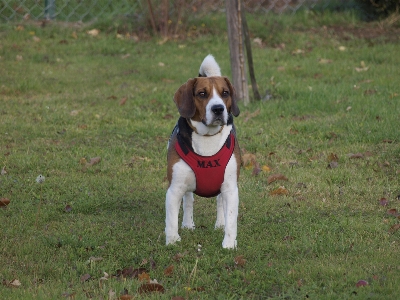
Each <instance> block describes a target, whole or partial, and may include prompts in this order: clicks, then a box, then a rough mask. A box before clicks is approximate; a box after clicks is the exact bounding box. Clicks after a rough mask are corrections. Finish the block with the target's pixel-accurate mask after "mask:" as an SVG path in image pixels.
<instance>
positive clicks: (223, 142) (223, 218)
mask: <svg viewBox="0 0 400 300" xmlns="http://www.w3.org/2000/svg"><path fill="white" fill-rule="evenodd" d="M174 102H175V104H176V106H177V108H178V111H179V114H180V118H179V119H178V122H177V124H176V126H175V128H174V130H173V132H172V134H171V136H170V139H169V142H168V154H167V163H168V167H167V177H168V181H169V187H168V190H167V194H166V203H165V207H166V219H165V235H166V244H167V245H168V244H174V243H175V242H177V241H180V240H181V238H180V236H179V233H178V214H179V209H180V206H181V203H182V199H183V221H182V228H189V229H194V228H195V224H194V221H193V202H194V198H193V193H194V194H196V195H198V196H201V197H214V196H216V197H217V220H216V223H215V228H224V239H223V242H222V247H223V248H228V249H233V248H236V247H237V241H236V236H237V217H238V210H239V191H238V185H237V182H238V179H239V172H240V166H241V156H240V148H239V143H238V141H237V139H236V130H235V127H234V125H233V116H235V117H237V116H238V115H239V113H240V110H239V107H238V104H237V98H236V92H235V89H234V87H233V86H232V84H231V82H230V81H229V79H228V78H227V77H222V76H221V70H220V67H219V65H218V63H217V62H216V61H215V59H214V57H213V56H212V55H208V56H207V57H206V58H205V59H204V60H203V62H202V64H201V66H200V70H199V77H196V78H192V79H189V80H188V81H187V82H186V83H185V84H183V85H182V86H181V87H180V88H179V89H178V90H177V91H176V93H175V95H174Z"/></svg>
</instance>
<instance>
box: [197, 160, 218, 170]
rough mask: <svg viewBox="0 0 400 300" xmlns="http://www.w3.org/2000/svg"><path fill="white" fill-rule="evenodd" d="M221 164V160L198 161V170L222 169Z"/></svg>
mask: <svg viewBox="0 0 400 300" xmlns="http://www.w3.org/2000/svg"><path fill="white" fill-rule="evenodd" d="M220 166H221V164H220V163H219V159H214V160H212V161H211V160H198V161H197V167H198V168H203V169H207V168H215V167H220Z"/></svg>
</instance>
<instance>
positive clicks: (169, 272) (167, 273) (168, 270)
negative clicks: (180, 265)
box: [164, 265, 175, 276]
mask: <svg viewBox="0 0 400 300" xmlns="http://www.w3.org/2000/svg"><path fill="white" fill-rule="evenodd" d="M174 268H175V267H174V265H170V266H169V267H168V268H166V269H165V270H164V275H165V276H172V273H173V272H174Z"/></svg>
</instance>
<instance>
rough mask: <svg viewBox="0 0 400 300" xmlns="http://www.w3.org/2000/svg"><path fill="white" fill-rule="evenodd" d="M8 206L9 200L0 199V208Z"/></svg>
mask: <svg viewBox="0 0 400 300" xmlns="http://www.w3.org/2000/svg"><path fill="white" fill-rule="evenodd" d="M8 204H10V199H8V198H1V199H0V207H2V206H4V207H6V206H7V205H8Z"/></svg>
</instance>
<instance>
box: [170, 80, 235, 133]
mask: <svg viewBox="0 0 400 300" xmlns="http://www.w3.org/2000/svg"><path fill="white" fill-rule="evenodd" d="M174 102H175V104H176V106H177V107H178V110H179V113H180V115H181V116H182V117H184V118H187V119H192V120H194V121H198V122H202V123H203V124H204V125H206V126H217V125H225V124H227V121H228V117H229V114H232V115H234V116H235V117H237V116H238V115H239V113H240V111H239V107H238V105H237V99H236V92H235V89H234V88H233V86H232V84H231V82H230V81H229V79H228V78H226V77H221V76H215V77H197V78H193V79H189V80H188V81H187V82H186V83H185V84H183V85H182V86H181V87H180V88H179V89H178V90H177V91H176V93H175V96H174Z"/></svg>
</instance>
